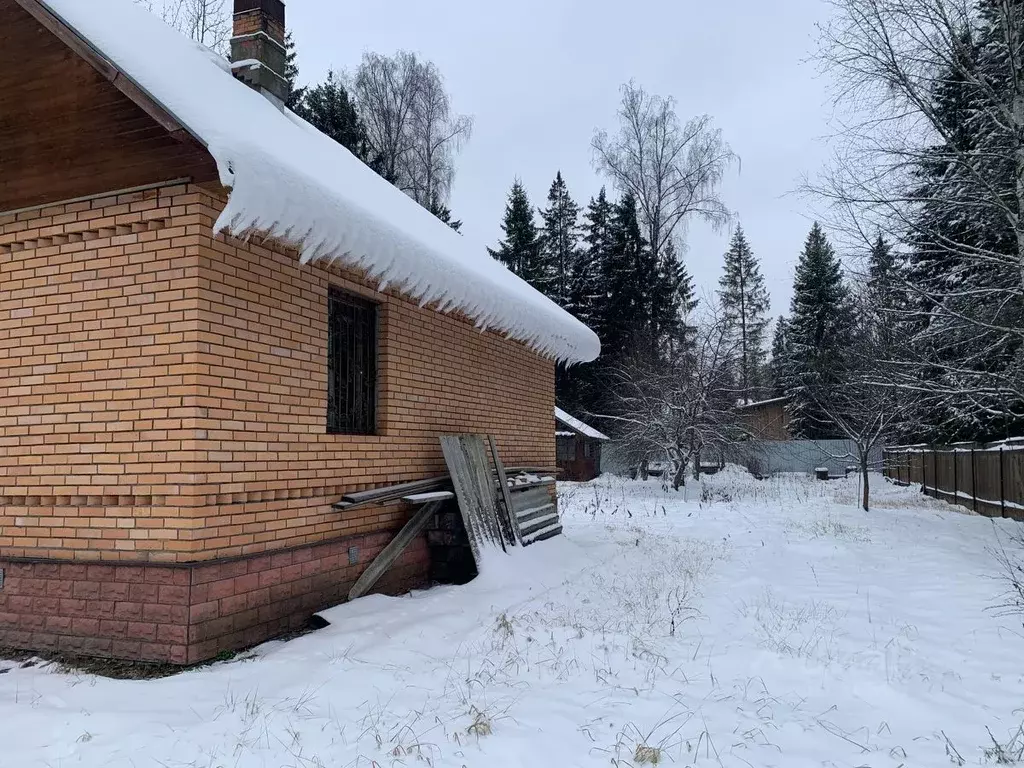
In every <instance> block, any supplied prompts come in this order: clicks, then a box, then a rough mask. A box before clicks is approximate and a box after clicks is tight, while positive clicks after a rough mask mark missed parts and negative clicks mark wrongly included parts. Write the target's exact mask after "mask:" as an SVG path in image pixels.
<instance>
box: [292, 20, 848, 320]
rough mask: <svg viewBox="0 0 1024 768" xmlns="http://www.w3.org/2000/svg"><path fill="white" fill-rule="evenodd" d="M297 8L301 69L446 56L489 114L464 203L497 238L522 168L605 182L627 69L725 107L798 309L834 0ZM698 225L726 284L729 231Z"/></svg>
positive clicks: (539, 174)
mask: <svg viewBox="0 0 1024 768" xmlns="http://www.w3.org/2000/svg"><path fill="white" fill-rule="evenodd" d="M287 10H288V26H289V28H290V29H291V30H292V31H293V33H294V37H295V42H296V44H297V46H298V53H299V67H300V78H299V79H300V82H303V83H307V82H317V81H319V80H321V79H322V78H323V77H324V76H325V74H326V72H327V70H328V69H329V68H334V69H339V70H340V69H352V68H354V67H355V66H356V65H357V64H358V63H359V59H360V57H361V56H362V53H363V52H364V51H367V50H372V51H379V52H381V53H393V52H394V51H395V50H397V49H407V50H412V51H416V52H418V53H420V54H422V55H423V56H425V57H426V58H428V59H431V60H432V61H434V62H435V63H436V64H437V65H438V66H439V67H440V68H441V70H442V72H443V73H444V75H445V78H446V81H447V85H448V87H449V90H450V92H451V94H452V98H453V102H454V106H455V108H456V109H457V110H458V111H459V112H462V113H464V114H469V115H472V116H473V118H474V120H475V127H474V132H473V137H472V140H471V141H470V143H469V145H468V146H467V147H466V149H465V150H464V151H463V153H462V155H461V156H460V157H459V161H458V173H457V176H456V180H455V188H454V192H453V196H452V201H451V204H452V209H453V212H454V214H455V215H456V216H457V217H458V218H461V219H462V220H463V221H464V227H463V231H464V232H465V234H466V236H467V237H472V238H474V239H477V240H480V241H483V242H485V243H487V244H490V245H493V244H495V243H496V242H497V240H498V238H499V236H500V235H501V231H500V228H499V227H500V223H501V217H502V214H503V212H504V206H505V198H506V196H507V194H508V189H509V187H510V186H511V184H512V181H513V179H514V178H515V177H516V176H519V177H520V178H522V180H523V182H524V183H525V185H526V187H527V190H528V192H529V193H530V196H531V199H532V201H533V202H534V204H535V205H543V204H544V202H545V198H546V195H547V191H548V186H549V185H550V183H551V181H552V179H553V178H554V176H555V172H556V171H558V170H561V171H562V174H563V176H564V177H565V179H566V182H567V183H568V185H569V189H570V191H571V193H572V195H573V196H574V198H576V200H577V202H579V203H580V205H581V206H582V205H585V204H586V203H587V201H588V200H589V198H590V196H591V195H593V194H595V193H596V192H597V191H598V189H599V188H600V186H601V184H602V183H603V180H602V179H601V178H599V177H598V176H597V174H596V173H595V171H594V169H593V165H592V155H591V150H590V141H591V138H592V136H593V133H594V129H595V128H597V127H607V128H609V129H612V128H614V127H615V111H616V108H617V105H618V100H619V86H620V85H621V84H622V83H623V82H625V81H627V80H629V79H631V78H632V79H635V80H636V81H637V82H638V83H640V84H642V85H643V86H644V87H645V88H646V89H647V90H649V91H652V92H655V93H659V94H661V95H665V96H668V95H671V96H674V97H675V98H676V100H677V101H678V112H679V116H680V118H681V119H683V120H685V119H687V118H688V117H690V116H693V115H697V114H702V113H708V114H710V115H712V116H713V117H714V119H715V121H716V124H717V125H718V126H720V127H721V128H722V129H723V131H724V135H725V138H726V140H727V141H728V142H729V143H730V144H731V145H732V148H733V150H734V151H735V152H736V153H737V154H738V155H739V157H740V160H741V162H740V163H738V164H737V165H736V166H735V167H734V168H733V169H732V171H731V173H730V174H729V178H728V180H727V182H726V184H725V186H724V189H723V196H724V199H725V202H726V204H727V205H728V206H729V208H730V209H732V210H733V211H735V212H736V215H737V220H738V221H740V222H742V224H743V227H744V229H745V230H746V232H747V235H748V238H749V239H750V241H751V243H752V245H753V247H754V250H755V252H756V253H757V255H758V256H759V257H760V258H761V260H762V264H763V270H764V272H765V275H766V277H767V279H768V286H769V289H770V290H771V293H772V299H773V314H775V315H778V314H780V313H783V312H788V309H789V299H790V294H791V283H792V270H793V265H794V264H795V262H796V259H797V256H798V254H799V252H800V249H801V247H802V244H803V240H804V237H805V236H806V234H807V231H808V229H809V228H810V220H809V218H808V216H809V208H810V206H809V204H808V202H807V201H806V200H804V199H803V198H801V197H800V196H799V195H794V194H789V193H791V192H792V191H793V190H795V189H796V187H797V185H798V182H799V178H800V176H801V174H803V173H811V174H813V173H815V172H816V171H817V169H818V168H820V166H821V165H822V163H823V162H824V161H825V159H826V158H827V155H828V143H827V141H826V140H825V137H826V136H827V135H828V133H829V122H828V119H829V116H830V109H829V106H828V95H827V90H826V83H825V82H824V81H823V80H822V79H821V78H820V77H818V76H817V74H816V71H815V67H814V64H813V63H808V61H807V59H808V57H809V55H810V54H811V53H812V52H813V49H814V44H815V39H816V31H815V23H816V22H820V21H822V20H823V19H824V18H825V17H826V15H827V13H828V6H827V5H826V4H825V2H824V0H782V1H781V2H765V0H717V1H716V2H707V0H629V2H611V0H518V2H516V3H504V2H487V1H485V2H481V1H480V0H441V2H432V3H425V2H423V0H389V1H388V2H371V3H352V2H337V1H336V0H288V1H287ZM686 239H687V244H688V251H687V253H686V263H687V266H688V267H689V269H690V272H691V273H692V274H693V275H694V278H695V281H696V283H697V286H698V290H704V291H710V290H713V289H714V288H715V287H716V284H717V280H718V276H719V274H720V271H721V263H722V254H723V253H724V252H725V250H726V247H727V244H728V243H727V241H728V233H722V234H715V233H713V232H711V231H710V230H709V229H708V228H707V227H705V226H702V225H694V226H693V227H691V228H690V232H689V234H688V236H687V238H686Z"/></svg>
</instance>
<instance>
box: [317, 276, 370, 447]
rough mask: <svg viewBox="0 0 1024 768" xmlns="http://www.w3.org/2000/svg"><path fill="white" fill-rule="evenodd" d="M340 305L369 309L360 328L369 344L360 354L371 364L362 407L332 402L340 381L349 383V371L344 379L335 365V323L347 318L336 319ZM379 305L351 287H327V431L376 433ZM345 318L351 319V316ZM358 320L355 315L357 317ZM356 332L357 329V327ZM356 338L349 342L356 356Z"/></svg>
mask: <svg viewBox="0 0 1024 768" xmlns="http://www.w3.org/2000/svg"><path fill="white" fill-rule="evenodd" d="M339 305H342V306H346V307H348V308H349V311H350V312H352V313H354V314H358V313H369V318H368V322H367V324H366V325H367V327H366V328H365V330H364V331H363V333H364V334H365V336H364V337H363V338H362V344H363V345H364V346H365V347H369V350H364V353H363V355H362V360H363V362H365V363H367V364H368V365H369V366H370V370H369V375H370V376H371V377H372V378H371V380H370V382H369V384H368V385H364V386H363V387H362V388H361V389H362V390H363V391H362V396H363V397H365V398H366V399H365V402H364V404H363V405H362V407H361V408H359V407H357V410H358V411H360V412H357V410H354V409H353V408H352V406H351V405H348V406H346V407H345V408H344V409H342V408H340V407H339V406H338V405H337V404H335V402H334V401H335V398H336V397H337V395H336V394H335V393H336V389H337V387H338V384H339V382H342V381H343V382H344V383H345V385H346V387H347V386H348V385H350V384H351V383H352V376H353V375H354V376H359V374H352V375H350V376H348V377H344V378H343V379H342V378H341V377H340V372H338V371H336V368H337V367H338V366H339V365H340V362H339V360H338V354H339V353H340V351H341V348H340V347H338V346H336V340H335V333H336V324H337V323H340V322H346V320H342V319H338V318H337V316H336V314H335V313H336V312H337V311H338V307H339ZM380 308H381V305H380V303H379V302H376V301H373V300H372V299H368V298H366V297H365V296H360V295H359V294H357V293H353V292H352V291H347V290H345V289H344V288H339V287H338V286H335V285H331V286H329V288H328V291H327V393H326V394H327V413H326V430H327V434H329V435H354V436H363V437H372V436H374V435H377V434H378V430H379V419H380ZM347 322H349V323H351V322H352V319H348V320H347ZM356 322H358V319H356ZM357 333H358V331H357ZM359 345H360V339H359V338H353V340H352V341H351V342H350V343H349V349H350V354H351V355H352V357H353V358H354V357H359V353H358V347H359ZM359 362H360V360H358V359H352V358H350V361H349V366H352V365H358V364H359Z"/></svg>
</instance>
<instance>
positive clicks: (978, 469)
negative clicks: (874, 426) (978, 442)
mask: <svg viewBox="0 0 1024 768" xmlns="http://www.w3.org/2000/svg"><path fill="white" fill-rule="evenodd" d="M883 466H884V470H883V471H884V472H885V475H886V477H889V478H891V479H893V480H895V481H897V482H899V483H906V484H911V485H921V486H922V490H923V491H924V492H925V493H927V494H928V495H929V496H934V497H935V498H939V499H943V500H945V501H948V502H950V503H955V504H958V505H960V506H962V507H966V508H968V509H973V510H975V511H976V512H978V513H979V514H982V515H987V516H989V517H1012V518H1015V519H1017V520H1024V450H1022V449H1021V448H1019V447H1016V446H1014V447H1012V448H1005V449H1000V448H999V447H985V446H969V445H968V446H964V445H958V446H956V447H942V446H936V447H929V448H910V449H892V450H888V451H886V453H885V458H884V460H883Z"/></svg>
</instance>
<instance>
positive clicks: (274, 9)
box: [235, 0, 284, 25]
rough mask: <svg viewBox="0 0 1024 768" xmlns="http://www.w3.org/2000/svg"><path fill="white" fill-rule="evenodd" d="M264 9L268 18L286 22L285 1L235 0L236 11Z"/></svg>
mask: <svg viewBox="0 0 1024 768" xmlns="http://www.w3.org/2000/svg"><path fill="white" fill-rule="evenodd" d="M249 11H263V13H265V14H266V15H267V17H268V18H270V19H272V20H273V21H277V22H280V23H281V24H282V25H283V24H284V2H282V0H235V13H248V12H249Z"/></svg>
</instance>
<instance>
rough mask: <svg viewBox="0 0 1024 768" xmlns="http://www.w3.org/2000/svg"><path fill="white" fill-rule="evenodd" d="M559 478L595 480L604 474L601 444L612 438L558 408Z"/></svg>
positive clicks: (556, 409)
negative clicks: (602, 472)
mask: <svg viewBox="0 0 1024 768" xmlns="http://www.w3.org/2000/svg"><path fill="white" fill-rule="evenodd" d="M555 438H556V445H557V458H558V469H559V470H560V472H559V475H558V476H559V479H561V480H579V481H585V480H593V479H594V478H595V477H597V476H598V475H600V474H601V446H602V444H603V443H605V442H607V441H608V438H607V437H606V436H605V435H603V434H601V433H600V432H598V431H597V430H596V429H594V428H593V427H591V426H589V425H587V424H584V423H583V422H582V421H580V420H579V419H577V418H574V417H573V416H570V415H569V414H568V413H566V412H565V411H563V410H562V409H561V408H555Z"/></svg>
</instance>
